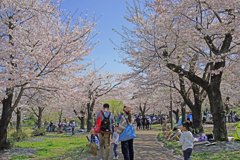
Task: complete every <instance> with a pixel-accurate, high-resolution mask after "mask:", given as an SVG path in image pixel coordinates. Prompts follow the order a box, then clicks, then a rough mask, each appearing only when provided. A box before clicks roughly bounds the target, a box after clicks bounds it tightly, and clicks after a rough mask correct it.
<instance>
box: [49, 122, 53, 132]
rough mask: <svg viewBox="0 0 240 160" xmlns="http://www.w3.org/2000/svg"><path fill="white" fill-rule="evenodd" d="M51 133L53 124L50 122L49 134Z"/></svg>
mask: <svg viewBox="0 0 240 160" xmlns="http://www.w3.org/2000/svg"><path fill="white" fill-rule="evenodd" d="M52 131H53V122H52V120H51V121H50V123H49V132H52Z"/></svg>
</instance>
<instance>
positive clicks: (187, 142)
mask: <svg viewBox="0 0 240 160" xmlns="http://www.w3.org/2000/svg"><path fill="white" fill-rule="evenodd" d="M182 130H183V133H182V134H181V137H180V140H179V142H178V145H179V146H182V150H183V155H184V160H190V156H191V153H192V149H193V140H194V138H193V135H192V133H191V132H190V131H189V123H187V122H185V123H183V125H182Z"/></svg>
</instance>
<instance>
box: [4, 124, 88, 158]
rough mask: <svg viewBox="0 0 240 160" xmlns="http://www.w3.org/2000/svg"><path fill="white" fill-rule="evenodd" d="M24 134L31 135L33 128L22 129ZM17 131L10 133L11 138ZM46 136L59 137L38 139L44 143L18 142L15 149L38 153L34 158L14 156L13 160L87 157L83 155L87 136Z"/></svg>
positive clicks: (49, 134)
mask: <svg viewBox="0 0 240 160" xmlns="http://www.w3.org/2000/svg"><path fill="white" fill-rule="evenodd" d="M22 130H23V131H24V132H26V133H27V134H29V135H31V133H32V131H33V129H32V128H29V127H28V128H27V127H26V128H22ZM14 131H15V130H12V131H10V132H9V133H8V136H10V134H11V133H13V132H14ZM46 136H57V137H36V138H40V139H44V141H43V142H16V144H15V145H14V147H18V148H33V149H36V151H37V153H36V154H35V155H34V156H30V157H27V156H25V155H18V156H13V157H12V158H11V159H13V160H16V159H83V158H84V157H86V156H87V155H86V154H85V153H83V147H84V146H85V145H86V143H87V139H86V137H85V136H81V135H79V136H78V135H77V136H72V135H71V134H67V133H62V134H57V133H49V132H47V134H46Z"/></svg>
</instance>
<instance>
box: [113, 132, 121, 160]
mask: <svg viewBox="0 0 240 160" xmlns="http://www.w3.org/2000/svg"><path fill="white" fill-rule="evenodd" d="M117 129H118V127H115V128H114V133H113V138H112V144H114V147H113V152H114V158H113V159H118V153H117V147H118V145H119V134H117Z"/></svg>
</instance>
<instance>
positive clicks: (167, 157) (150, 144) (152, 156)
mask: <svg viewBox="0 0 240 160" xmlns="http://www.w3.org/2000/svg"><path fill="white" fill-rule="evenodd" d="M136 134H137V138H135V139H134V142H133V145H134V159H135V160H177V159H178V158H175V157H174V156H173V155H172V154H171V153H170V152H169V151H168V150H167V149H165V148H163V147H161V145H159V143H158V142H156V136H157V134H158V131H157V130H149V131H146V130H144V131H143V130H140V131H136ZM117 151H118V154H119V160H123V155H122V153H121V144H120V145H119V146H118V149H117ZM112 159H113V146H111V151H110V156H109V160H112ZM87 160H99V158H98V156H97V157H89V158H88V159H87Z"/></svg>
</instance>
